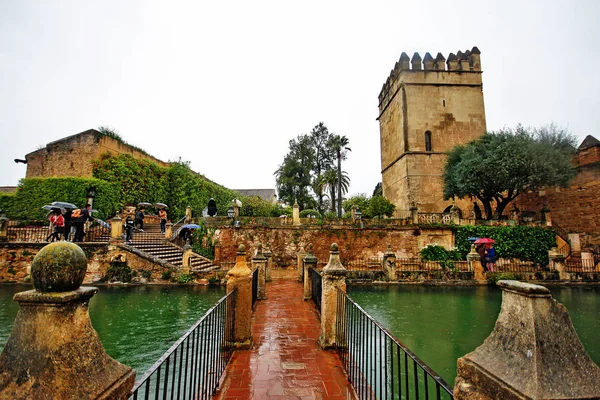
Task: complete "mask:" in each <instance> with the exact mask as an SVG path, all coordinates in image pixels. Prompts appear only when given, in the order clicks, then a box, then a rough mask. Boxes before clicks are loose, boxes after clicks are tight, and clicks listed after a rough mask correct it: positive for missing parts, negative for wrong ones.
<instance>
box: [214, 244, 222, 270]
mask: <svg viewBox="0 0 600 400" xmlns="http://www.w3.org/2000/svg"><path fill="white" fill-rule="evenodd" d="M213 264H215V265H221V243H219V242H217V243H215V259H214V260H213Z"/></svg>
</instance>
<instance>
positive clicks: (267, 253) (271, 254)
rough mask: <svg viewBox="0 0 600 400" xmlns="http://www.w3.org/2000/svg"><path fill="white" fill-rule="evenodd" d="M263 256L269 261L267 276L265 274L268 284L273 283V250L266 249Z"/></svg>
mask: <svg viewBox="0 0 600 400" xmlns="http://www.w3.org/2000/svg"><path fill="white" fill-rule="evenodd" d="M263 256H265V258H266V259H267V269H266V271H267V272H266V274H265V280H266V281H267V282H271V281H272V279H271V258H272V257H273V252H271V250H270V249H269V248H266V249H265V250H264V251H263Z"/></svg>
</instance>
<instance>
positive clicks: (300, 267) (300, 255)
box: [296, 250, 306, 282]
mask: <svg viewBox="0 0 600 400" xmlns="http://www.w3.org/2000/svg"><path fill="white" fill-rule="evenodd" d="M304 257H306V252H305V251H304V250H300V251H299V252H298V255H297V259H296V266H297V268H298V282H302V281H303V280H304Z"/></svg>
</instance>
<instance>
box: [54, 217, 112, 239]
mask: <svg viewBox="0 0 600 400" xmlns="http://www.w3.org/2000/svg"><path fill="white" fill-rule="evenodd" d="M68 234H69V233H68V232H65V235H68ZM122 239H123V220H122V219H121V217H120V216H119V213H117V215H115V216H114V217H112V218H111V219H110V240H111V242H116V241H119V240H122Z"/></svg>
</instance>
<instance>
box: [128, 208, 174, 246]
mask: <svg viewBox="0 0 600 400" xmlns="http://www.w3.org/2000/svg"><path fill="white" fill-rule="evenodd" d="M145 211H146V210H145V209H144V208H140V209H139V210H138V211H136V213H135V215H134V218H131V215H128V216H127V218H125V241H126V242H127V243H131V242H132V240H133V231H134V230H137V231H139V232H144V218H145V217H146V215H145ZM158 217H159V218H160V233H163V234H164V233H165V232H166V231H167V218H168V217H167V211H166V210H165V209H164V208H161V209H160V210H158Z"/></svg>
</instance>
